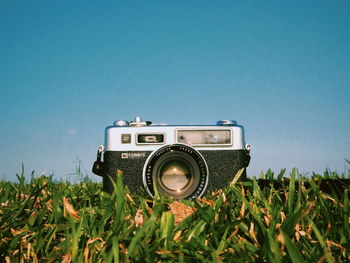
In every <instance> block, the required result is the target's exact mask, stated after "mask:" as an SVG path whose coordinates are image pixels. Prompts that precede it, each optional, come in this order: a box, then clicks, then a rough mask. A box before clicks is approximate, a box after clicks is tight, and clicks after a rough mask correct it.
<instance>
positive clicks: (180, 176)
mask: <svg viewBox="0 0 350 263" xmlns="http://www.w3.org/2000/svg"><path fill="white" fill-rule="evenodd" d="M191 177H192V174H191V172H190V167H188V165H187V164H186V163H184V162H181V161H180V160H173V161H169V162H167V163H165V164H164V165H163V167H162V168H161V169H160V180H161V183H162V184H163V185H164V186H165V187H166V188H168V189H169V190H171V191H178V192H179V191H181V190H182V189H184V188H185V187H186V186H187V185H188V183H189V182H190V180H191Z"/></svg>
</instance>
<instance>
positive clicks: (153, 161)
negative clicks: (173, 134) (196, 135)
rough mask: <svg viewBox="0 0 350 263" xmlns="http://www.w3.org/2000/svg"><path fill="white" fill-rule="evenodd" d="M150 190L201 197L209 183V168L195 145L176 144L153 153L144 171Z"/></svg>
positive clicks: (177, 195) (179, 195)
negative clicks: (193, 146) (192, 146)
mask: <svg viewBox="0 0 350 263" xmlns="http://www.w3.org/2000/svg"><path fill="white" fill-rule="evenodd" d="M143 177H144V178H143V180H144V185H145V187H146V190H147V191H148V192H149V193H150V194H151V195H154V188H155V187H156V188H157V190H158V192H159V194H161V195H163V196H168V197H173V198H175V199H182V198H185V199H192V198H195V197H199V196H201V195H202V194H203V193H204V191H205V189H206V186H207V182H208V168H207V166H206V164H205V161H204V159H203V157H202V156H201V155H200V154H199V153H198V152H197V151H196V150H195V149H193V148H191V147H189V146H186V145H181V144H174V145H169V146H164V147H162V148H160V149H159V150H158V151H156V152H154V153H153V154H151V156H150V157H149V160H148V161H147V162H146V165H145V167H144V173H143Z"/></svg>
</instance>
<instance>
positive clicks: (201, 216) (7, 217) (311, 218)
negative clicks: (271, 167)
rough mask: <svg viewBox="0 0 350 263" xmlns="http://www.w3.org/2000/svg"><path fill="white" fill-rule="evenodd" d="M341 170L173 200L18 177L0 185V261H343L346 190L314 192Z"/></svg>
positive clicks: (347, 254) (347, 239) (348, 249)
mask: <svg viewBox="0 0 350 263" xmlns="http://www.w3.org/2000/svg"><path fill="white" fill-rule="evenodd" d="M284 173H285V171H282V172H281V173H280V174H278V175H277V176H274V174H273V173H272V172H271V171H268V172H267V173H266V174H263V175H261V176H262V177H264V178H270V179H271V178H274V177H276V179H277V180H281V179H282V177H283V175H284ZM121 176H122V175H121V174H120V175H119V177H121ZM348 176H349V174H347V175H338V174H336V173H331V172H329V171H326V173H325V174H324V175H323V176H320V175H317V174H313V175H312V176H311V177H312V178H316V179H318V181H317V182H314V180H312V179H308V178H305V177H302V176H300V175H299V174H298V173H297V171H296V170H293V172H292V173H291V174H290V176H289V177H290V183H289V185H288V184H287V185H286V187H285V188H284V189H279V190H275V189H273V188H264V189H260V188H259V186H258V184H257V181H256V180H255V179H254V180H253V181H252V182H246V183H244V184H245V187H244V188H243V185H242V183H239V182H238V183H236V184H232V185H230V186H228V187H227V188H226V189H223V190H219V191H216V192H213V193H208V194H207V195H206V196H205V197H203V198H202V199H198V200H196V201H193V202H189V201H181V202H174V201H173V200H171V199H166V198H155V199H150V197H149V196H148V195H147V194H146V193H144V192H140V193H138V194H133V193H130V192H129V191H128V190H127V189H124V187H123V186H122V185H121V184H120V181H121V180H119V184H118V187H117V189H118V190H117V191H116V192H115V193H114V194H113V195H109V194H107V193H104V192H103V191H102V189H101V188H102V186H101V184H99V183H94V182H91V181H89V180H82V182H81V183H78V184H71V183H70V182H56V181H54V180H53V176H48V177H47V176H40V177H34V176H32V178H31V180H30V182H28V183H26V182H25V178H24V175H23V173H22V175H18V181H17V182H16V183H11V182H6V181H1V182H0V261H8V262H60V261H64V262H70V261H72V262H298V263H299V262H349V261H350V227H349V223H350V212H349V211H350V209H349V190H346V192H345V193H344V195H343V196H341V197H337V196H333V195H328V194H325V193H322V192H321V191H320V190H319V182H320V180H322V178H324V177H327V178H340V177H348ZM119 179H121V178H119ZM296 180H297V181H296ZM295 182H297V183H296V184H295ZM306 182H308V183H310V184H311V187H310V188H307V189H306V188H305V186H304V184H305V183H306ZM186 216H187V217H186Z"/></svg>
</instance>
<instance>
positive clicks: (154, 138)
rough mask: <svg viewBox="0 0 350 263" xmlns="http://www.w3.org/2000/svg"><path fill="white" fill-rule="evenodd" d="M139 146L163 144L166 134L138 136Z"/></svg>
mask: <svg viewBox="0 0 350 263" xmlns="http://www.w3.org/2000/svg"><path fill="white" fill-rule="evenodd" d="M137 143H138V144H163V143H164V134H137Z"/></svg>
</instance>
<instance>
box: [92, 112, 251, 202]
mask: <svg viewBox="0 0 350 263" xmlns="http://www.w3.org/2000/svg"><path fill="white" fill-rule="evenodd" d="M249 152H250V145H248V144H245V140H244V129H243V127H242V126H240V125H237V123H236V122H235V121H218V122H217V124H216V125H165V124H152V123H151V122H149V121H142V120H141V118H140V117H136V118H135V120H134V121H132V122H130V123H129V122H127V121H116V122H115V123H114V125H113V126H109V127H107V128H106V130H105V145H101V146H100V147H99V149H98V153H97V161H96V162H95V163H94V166H93V172H94V173H95V174H97V175H100V176H102V177H103V189H104V191H107V192H109V193H112V192H113V191H114V189H113V183H112V180H114V181H116V174H117V170H121V171H122V172H123V183H124V185H126V186H128V188H129V189H130V190H131V191H132V192H136V191H137V190H138V189H139V188H144V189H145V190H146V191H147V192H148V193H149V194H150V195H151V196H153V195H154V194H155V192H156V191H158V193H159V194H161V195H164V196H168V197H173V198H174V199H188V200H193V199H195V198H198V197H201V196H202V195H203V194H204V193H205V192H206V191H207V190H215V189H221V188H224V187H225V186H227V185H228V184H229V183H230V182H231V180H232V179H233V178H234V176H235V175H236V174H237V173H238V172H239V171H240V170H241V169H243V170H242V174H241V176H240V180H246V179H247V177H246V171H245V169H246V167H247V166H248V164H249V161H250V154H249ZM102 155H103V161H102Z"/></svg>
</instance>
